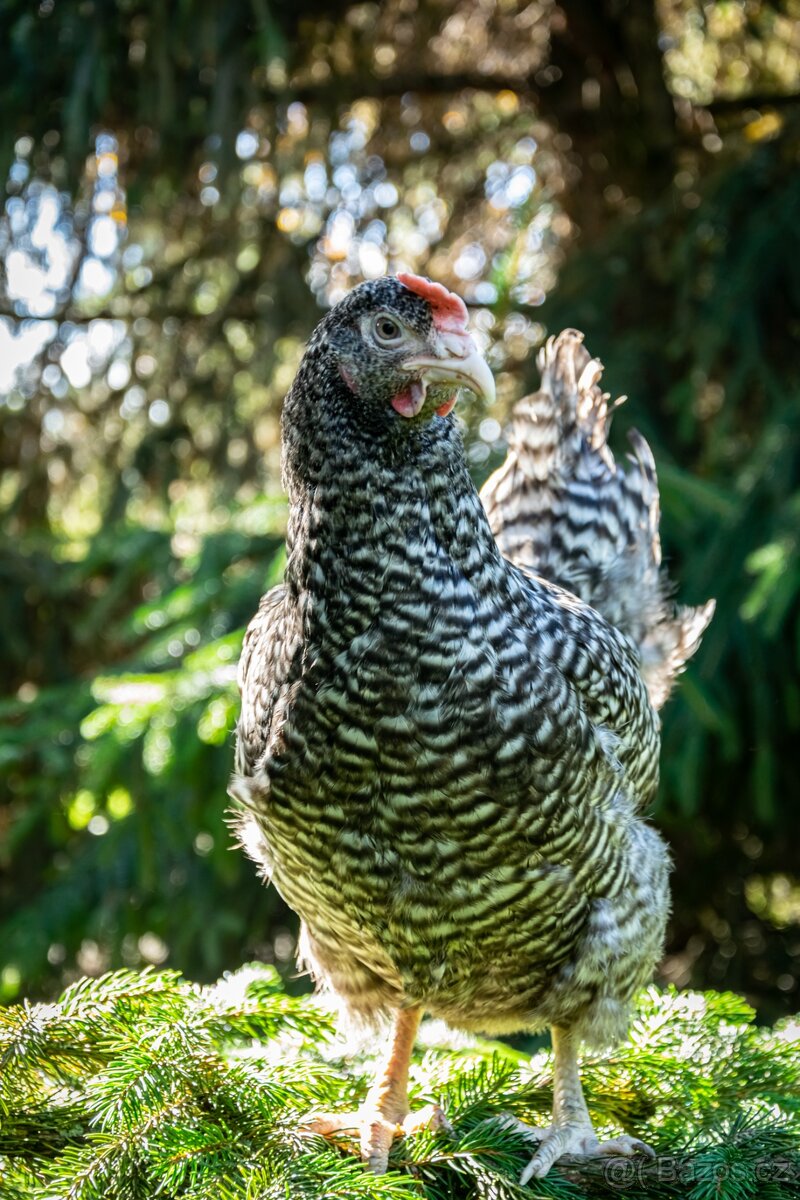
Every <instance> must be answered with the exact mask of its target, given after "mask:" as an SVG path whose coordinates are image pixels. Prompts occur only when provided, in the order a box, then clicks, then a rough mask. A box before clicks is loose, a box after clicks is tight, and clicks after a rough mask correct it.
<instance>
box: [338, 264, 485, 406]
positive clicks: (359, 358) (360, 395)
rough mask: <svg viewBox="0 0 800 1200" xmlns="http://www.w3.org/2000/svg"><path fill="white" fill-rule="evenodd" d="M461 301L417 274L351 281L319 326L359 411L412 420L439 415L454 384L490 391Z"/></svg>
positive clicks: (450, 400)
mask: <svg viewBox="0 0 800 1200" xmlns="http://www.w3.org/2000/svg"><path fill="white" fill-rule="evenodd" d="M467 319H468V315H467V308H466V305H465V304H464V301H463V300H462V299H461V298H460V297H459V296H456V295H454V294H453V293H452V292H448V291H447V289H446V288H444V287H443V286H442V285H441V284H438V283H432V282H431V281H430V280H429V279H424V278H422V277H421V276H419V275H398V276H397V277H393V276H387V277H385V278H383V279H377V280H373V281H371V282H369V283H363V284H361V285H360V286H359V287H357V288H354V289H353V291H352V292H350V293H349V294H348V295H347V296H346V297H345V298H344V299H343V300H341V301H340V302H339V303H338V304H337V305H336V306H335V308H333V309H332V310H331V312H330V313H329V314H328V317H327V318H326V320H325V321H324V322H323V323H322V325H321V327H320V330H319V332H320V334H321V336H322V338H323V339H324V344H325V347H326V350H327V352H328V354H330V355H332V357H333V362H334V364H335V369H336V371H337V372H338V375H339V376H340V378H341V379H342V380H343V381H344V383H345V385H346V388H347V390H348V392H349V393H350V396H351V398H352V404H353V405H355V406H357V408H358V409H359V410H361V411H362V412H363V414H364V417H365V418H367V419H368V420H369V423H370V424H372V423H373V422H375V420H376V419H383V420H389V421H395V422H396V421H400V422H413V423H414V424H417V423H419V422H421V421H426V420H429V419H430V418H431V417H433V416H434V414H438V415H439V416H446V415H447V414H448V413H449V412H450V410H451V409H452V408H453V405H454V404H455V402H456V399H457V396H458V390H459V388H462V387H463V388H468V389H469V390H470V391H472V392H474V393H476V394H477V395H478V396H483V397H485V398H487V399H489V400H491V399H493V398H494V380H493V378H492V373H491V371H490V370H489V367H488V366H487V364H486V361H485V359H484V358H483V357H482V356H481V355H480V354H479V352H478V350H477V348H476V346H475V343H474V342H473V340H472V338H471V336H470V334H469V331H468V329H467Z"/></svg>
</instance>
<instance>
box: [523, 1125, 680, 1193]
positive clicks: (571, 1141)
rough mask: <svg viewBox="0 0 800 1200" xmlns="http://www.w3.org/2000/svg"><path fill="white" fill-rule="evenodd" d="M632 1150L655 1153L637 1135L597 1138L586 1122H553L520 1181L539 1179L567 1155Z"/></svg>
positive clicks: (622, 1153) (626, 1154)
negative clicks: (607, 1138) (601, 1139)
mask: <svg viewBox="0 0 800 1200" xmlns="http://www.w3.org/2000/svg"><path fill="white" fill-rule="evenodd" d="M539 1132H540V1131H539V1130H537V1131H536V1133H539ZM633 1154H645V1155H646V1156H647V1157H648V1158H655V1156H656V1152H655V1150H653V1148H652V1146H648V1145H647V1143H646V1142H642V1141H640V1139H639V1138H635V1137H630V1136H629V1135H628V1134H627V1133H623V1134H621V1135H620V1137H616V1138H611V1139H610V1140H609V1141H606V1142H601V1141H600V1140H599V1139H598V1137H597V1135H596V1133H595V1131H594V1129H593V1128H592V1126H591V1125H589V1124H584V1123H583V1122H580V1123H578V1122H569V1123H565V1124H562V1125H553V1126H551V1127H550V1129H549V1130H548V1131H547V1134H546V1136H545V1137H544V1138H543V1139H542V1141H541V1143H540V1145H539V1149H538V1150H537V1151H536V1153H535V1154H534V1156H533V1158H532V1159H531V1161H530V1162H529V1163H528V1165H527V1167H526V1168H525V1170H524V1171H523V1172H522V1175H521V1176H520V1183H521V1184H526V1183H527V1182H528V1180H530V1179H542V1178H543V1177H544V1176H545V1175H546V1174H547V1172H548V1171H549V1170H550V1168H551V1167H552V1165H553V1163H554V1162H557V1161H558V1159H560V1158H564V1157H567V1156H569V1157H576V1158H589V1157H594V1156H595V1155H608V1156H609V1157H610V1156H613V1155H619V1156H624V1157H626V1158H629V1157H630V1156H631V1155H633Z"/></svg>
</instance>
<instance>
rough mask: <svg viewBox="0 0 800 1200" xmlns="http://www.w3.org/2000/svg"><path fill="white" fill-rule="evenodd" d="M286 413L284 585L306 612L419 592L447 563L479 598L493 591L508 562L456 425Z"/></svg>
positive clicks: (347, 609) (324, 412) (327, 412)
mask: <svg viewBox="0 0 800 1200" xmlns="http://www.w3.org/2000/svg"><path fill="white" fill-rule="evenodd" d="M291 401H292V398H291V396H290V398H289V400H288V401H287V406H286V409H285V413H284V437H283V474H284V485H285V487H286V489H287V492H288V494H289V513H290V517H289V528H288V532H287V568H286V584H287V587H288V591H289V595H290V597H291V598H292V599H293V600H294V601H295V602H298V603H301V604H302V605H303V607H306V606H307V605H308V602H309V600H310V601H311V604H312V605H314V604H315V603H316V605H317V608H318V609H319V610H320V611H325V612H327V613H328V616H329V617H330V618H332V619H335V617H334V614H335V613H336V614H338V618H339V619H340V620H341V619H343V618H344V617H345V616H346V615H347V614H348V613H350V614H352V612H353V611H354V610H355V609H356V608H358V609H362V608H363V601H364V597H365V596H368V595H374V596H375V597H376V599H377V597H378V595H379V594H380V590H381V588H383V587H385V586H387V580H391V579H395V580H396V579H398V578H401V577H405V578H406V579H407V580H408V586H409V587H413V586H415V585H416V584H417V583H418V582H419V581H420V579H421V578H422V577H423V576H424V575H425V573H426V572H430V571H432V570H434V571H435V570H439V569H441V567H442V565H443V564H445V563H446V560H449V561H450V563H452V565H453V567H454V568H455V569H456V571H457V572H458V573H459V574H460V575H462V576H463V577H465V578H466V579H467V580H468V581H469V583H470V586H471V587H472V588H474V589H475V590H476V591H478V592H481V591H484V590H486V591H492V590H493V591H494V594H497V591H498V588H499V587H500V585H501V584H502V582H503V577H504V576H505V574H506V572H507V571H508V564H507V563H506V562H505V560H504V559H503V558H502V557H501V555H500V552H499V550H498V548H497V545H496V543H495V540H494V536H493V534H492V532H491V529H490V528H489V523H488V520H487V518H486V514H485V512H484V509H483V505H482V504H481V502H480V499H479V497H478V494H477V491H476V489H475V486H474V484H473V483H472V480H471V478H470V476H469V472H468V470H467V465H466V461H465V458H464V450H463V445H462V441H461V436H460V434H459V432H458V429H457V428H456V426H455V423H454V421H453V420H452V418H440V417H436V418H434V419H433V420H432V421H430V422H428V423H427V424H423V425H421V426H413V427H405V426H402V425H399V423H398V422H391V423H390V425H389V427H388V428H387V429H386V430H385V431H383V430H371V431H369V430H365V429H364V428H363V427H361V426H359V425H358V424H357V423H356V422H355V421H352V420H350V419H348V418H346V417H345V415H343V414H342V412H341V411H340V412H339V413H338V414H336V413H335V410H333V415H332V411H331V409H330V408H323V407H322V406H319V407H318V408H317V409H316V411H315V420H314V422H313V425H312V423H311V421H310V420H308V417H307V414H308V412H309V406H307V405H305V406H304V407H303V408H302V409H300V408H299V406H296V405H293V404H292V402H291Z"/></svg>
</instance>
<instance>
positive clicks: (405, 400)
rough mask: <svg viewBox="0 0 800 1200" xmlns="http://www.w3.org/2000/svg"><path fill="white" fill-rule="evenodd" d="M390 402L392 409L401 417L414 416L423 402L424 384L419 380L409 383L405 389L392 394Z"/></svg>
mask: <svg viewBox="0 0 800 1200" xmlns="http://www.w3.org/2000/svg"><path fill="white" fill-rule="evenodd" d="M390 403H391V405H392V408H393V409H394V411H395V412H396V413H399V414H400V416H401V417H415V416H416V415H417V413H418V412H419V411H420V409H421V408H422V406H423V404H424V403H425V384H424V383H420V382H415V383H412V384H410V385H409V387H407V388H406V389H405V391H402V392H398V393H397V395H396V396H392V399H391V401H390Z"/></svg>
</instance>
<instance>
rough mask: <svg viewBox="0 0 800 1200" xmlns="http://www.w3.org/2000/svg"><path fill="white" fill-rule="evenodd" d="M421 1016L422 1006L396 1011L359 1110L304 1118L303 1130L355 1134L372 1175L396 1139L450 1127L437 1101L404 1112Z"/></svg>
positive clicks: (382, 1165) (385, 1161) (381, 1166)
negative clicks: (387, 1041)
mask: <svg viewBox="0 0 800 1200" xmlns="http://www.w3.org/2000/svg"><path fill="white" fill-rule="evenodd" d="M421 1018H422V1009H421V1008H407V1009H403V1010H402V1011H401V1012H399V1013H398V1014H397V1017H396V1019H395V1023H394V1029H393V1031H392V1040H391V1043H390V1047H389V1054H388V1056H387V1059H386V1061H385V1063H384V1065H383V1067H382V1068H381V1070H380V1072H379V1074H378V1077H377V1079H376V1081H375V1083H374V1084H373V1085H372V1087H371V1088H370V1090H369V1092H368V1094H367V1098H366V1100H365V1101H364V1103H363V1104H362V1106H361V1108H359V1109H358V1111H357V1112H346V1113H318V1114H312V1115H311V1116H310V1117H309V1118H308V1120H307V1121H306V1122H305V1128H306V1129H309V1130H311V1131H312V1132H313V1133H320V1134H322V1135H323V1137H332V1138H335V1135H336V1134H337V1133H342V1132H344V1131H351V1132H353V1133H357V1134H358V1136H359V1142H360V1146H361V1157H362V1159H363V1160H364V1162H365V1163H366V1164H367V1165H368V1167H369V1169H370V1171H372V1172H373V1174H375V1175H382V1174H383V1173H384V1171H385V1170H386V1168H387V1165H388V1161H389V1151H390V1150H391V1148H392V1142H393V1141H394V1139H395V1138H396V1137H403V1136H405V1134H407V1133H415V1132H417V1131H418V1130H420V1129H443V1128H449V1125H448V1122H447V1118H446V1117H445V1115H444V1113H443V1112H442V1110H441V1109H440V1108H439V1106H438V1105H436V1104H429V1105H427V1106H426V1107H425V1108H423V1109H420V1110H419V1111H417V1112H414V1113H410V1112H409V1110H408V1065H409V1062H410V1061H411V1052H412V1050H413V1049H414V1039H415V1037H416V1035H417V1029H418V1028H419V1023H420V1020H421Z"/></svg>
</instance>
